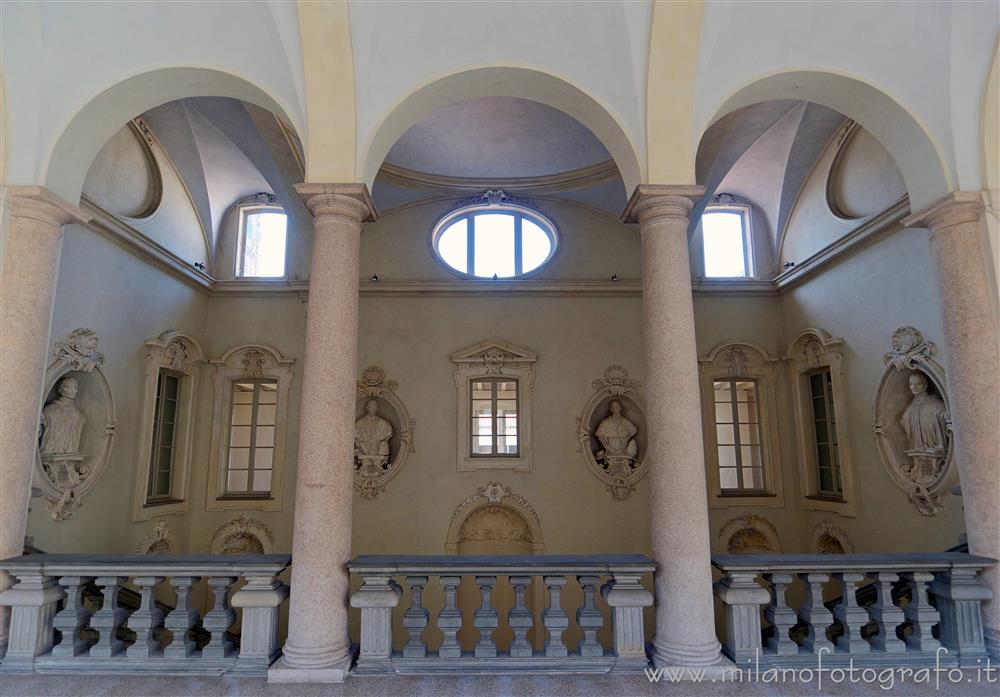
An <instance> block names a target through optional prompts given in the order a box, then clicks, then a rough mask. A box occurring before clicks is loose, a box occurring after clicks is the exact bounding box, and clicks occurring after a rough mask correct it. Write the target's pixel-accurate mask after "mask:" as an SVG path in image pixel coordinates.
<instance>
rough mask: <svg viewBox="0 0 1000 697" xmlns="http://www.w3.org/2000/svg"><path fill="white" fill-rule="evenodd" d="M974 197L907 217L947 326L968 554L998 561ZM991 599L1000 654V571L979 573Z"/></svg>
mask: <svg viewBox="0 0 1000 697" xmlns="http://www.w3.org/2000/svg"><path fill="white" fill-rule="evenodd" d="M983 210H984V205H983V200H982V195H981V194H980V193H978V192H957V193H953V194H951V195H949V196H947V197H945V198H944V199H942V200H940V201H938V202H937V203H935V204H933V205H932V206H931V207H930V208H928V209H927V210H924V211H922V212H920V213H917V214H916V215H913V216H910V217H909V218H907V219H906V220H904V221H903V223H904V224H905V225H907V226H914V227H926V228H928V229H929V230H930V245H931V255H932V257H933V260H934V267H935V275H936V276H937V284H938V296H939V297H940V299H941V313H942V319H943V328H944V340H945V341H944V343H945V350H944V351H943V353H944V363H945V369H946V370H947V381H948V392H949V397H950V402H951V411H952V413H951V420H952V427H953V430H954V434H955V445H954V447H955V449H956V450H955V455H956V457H955V460H956V462H957V463H958V472H959V478H960V480H961V485H962V505H963V506H964V507H965V528H966V531H967V533H968V539H969V551H970V552H971V553H973V554H981V555H983V556H986V557H993V558H994V559H997V558H1000V479H998V477H1000V475H998V469H997V468H998V466H1000V435H998V425H1000V343H998V331H997V329H998V328H997V318H996V317H995V315H994V313H993V302H992V299H991V298H990V283H989V279H988V277H987V275H986V274H987V270H986V265H985V263H984V261H985V260H984V258H983V254H984V251H983V244H982V240H983V238H982V225H983V221H982V215H983ZM983 580H984V582H985V584H986V585H987V586H988V587H989V588H990V590H991V591H993V600H991V601H987V602H986V603H985V604H984V606H983V620H984V622H983V624H984V627H983V630H984V634H985V637H986V645H987V648H988V649H989V650H990V652H991V653H992V655H994V656H997V657H1000V571H998V569H997V567H996V566H993V567H991V568H990V569H989V570H987V571H986V572H984V574H983Z"/></svg>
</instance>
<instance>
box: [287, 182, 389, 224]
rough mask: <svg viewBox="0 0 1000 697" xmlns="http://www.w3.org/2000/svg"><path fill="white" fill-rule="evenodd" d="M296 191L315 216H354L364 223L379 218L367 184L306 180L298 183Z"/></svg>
mask: <svg viewBox="0 0 1000 697" xmlns="http://www.w3.org/2000/svg"><path fill="white" fill-rule="evenodd" d="M295 192H296V193H297V194H298V195H299V198H300V199H302V202H303V203H304V204H306V208H308V209H309V212H310V213H312V215H313V217H314V218H319V217H320V216H327V215H331V216H337V217H341V216H342V217H347V218H353V219H355V220H357V221H359V222H362V223H373V222H375V221H376V220H378V212H377V211H376V210H375V203H374V202H373V201H372V197H371V194H369V193H368V186H367V185H365V184H314V183H311V182H305V183H302V184H296V185H295Z"/></svg>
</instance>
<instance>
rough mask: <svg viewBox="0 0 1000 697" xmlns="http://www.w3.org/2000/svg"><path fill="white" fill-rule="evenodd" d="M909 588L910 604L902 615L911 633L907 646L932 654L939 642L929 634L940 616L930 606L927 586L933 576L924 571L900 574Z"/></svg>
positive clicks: (907, 639)
mask: <svg viewBox="0 0 1000 697" xmlns="http://www.w3.org/2000/svg"><path fill="white" fill-rule="evenodd" d="M901 576H902V577H903V578H904V579H905V580H906V582H907V583H908V584H909V586H910V592H911V596H912V597H911V598H910V602H909V603H908V604H907V605H906V607H905V608H903V615H904V616H905V617H906V619H907V620H908V621H909V622H910V625H911V627H912V629H913V631H911V632H910V634H909V635H908V636H907V637H906V644H907V646H909V647H911V648H913V649H915V650H917V651H921V652H923V653H927V654H933V653H934V652H935V651H937V649H938V648H940V646H941V642H939V641H938V640H937V639H935V638H934V636H933V635H932V634H931V628H932V627H933V626H934V625H935V624H937V623H938V622H939V621H940V619H941V616H940V615H939V614H938V611H937V610H935V609H934V607H933V606H932V605H931V604H930V594H929V584H930V582H931V581H933V580H934V575H933V574H931V573H928V572H926V571H913V572H908V573H904V574H901Z"/></svg>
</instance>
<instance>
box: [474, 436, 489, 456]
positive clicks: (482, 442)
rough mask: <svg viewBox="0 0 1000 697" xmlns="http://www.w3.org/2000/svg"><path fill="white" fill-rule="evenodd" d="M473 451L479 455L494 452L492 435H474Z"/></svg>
mask: <svg viewBox="0 0 1000 697" xmlns="http://www.w3.org/2000/svg"><path fill="white" fill-rule="evenodd" d="M472 452H474V453H476V454H477V455H490V454H492V453H493V437H492V436H473V438H472Z"/></svg>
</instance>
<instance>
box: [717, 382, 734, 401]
mask: <svg viewBox="0 0 1000 697" xmlns="http://www.w3.org/2000/svg"><path fill="white" fill-rule="evenodd" d="M730 400H732V392H731V383H730V382H729V381H728V380H727V381H718V382H716V383H715V401H716V402H729V401H730Z"/></svg>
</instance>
